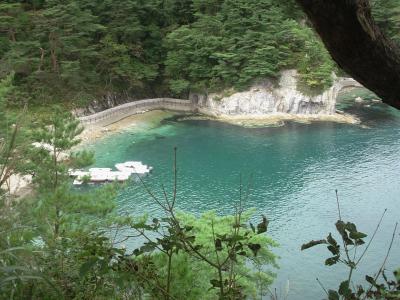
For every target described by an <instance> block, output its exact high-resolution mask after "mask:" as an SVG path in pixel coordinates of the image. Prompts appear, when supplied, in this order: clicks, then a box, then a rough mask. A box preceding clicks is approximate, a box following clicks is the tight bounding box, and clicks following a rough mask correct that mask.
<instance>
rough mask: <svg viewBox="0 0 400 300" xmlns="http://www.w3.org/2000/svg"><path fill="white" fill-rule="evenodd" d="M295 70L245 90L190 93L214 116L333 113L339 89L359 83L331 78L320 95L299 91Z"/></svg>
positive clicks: (198, 103)
mask: <svg viewBox="0 0 400 300" xmlns="http://www.w3.org/2000/svg"><path fill="white" fill-rule="evenodd" d="M297 77H298V73H297V71H296V70H286V71H282V72H281V76H280V80H279V83H278V86H276V84H275V85H274V83H273V82H272V81H271V80H265V81H263V82H261V83H258V84H256V85H254V86H252V87H251V88H250V89H249V90H247V91H244V92H235V93H233V94H231V95H228V96H226V94H227V92H226V91H225V92H224V93H213V94H208V95H202V94H194V93H193V94H191V95H190V100H191V101H192V102H193V103H194V104H195V105H196V106H197V107H198V109H199V111H200V112H202V113H205V114H207V115H215V116H221V115H225V116H238V115H241V116H248V117H251V116H261V115H270V114H291V115H334V114H335V112H336V109H335V106H336V98H337V96H338V93H339V92H340V91H341V90H342V89H344V88H348V87H361V85H360V84H359V83H358V82H357V81H355V80H353V79H351V78H339V77H335V78H334V83H333V85H332V86H331V87H330V88H329V89H328V90H326V91H325V92H323V93H322V94H320V95H316V96H307V95H304V94H303V93H301V92H300V91H298V89H297V82H298V79H297Z"/></svg>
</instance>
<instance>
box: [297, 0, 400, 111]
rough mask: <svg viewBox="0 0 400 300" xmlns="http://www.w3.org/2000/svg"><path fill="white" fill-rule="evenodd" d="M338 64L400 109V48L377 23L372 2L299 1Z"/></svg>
mask: <svg viewBox="0 0 400 300" xmlns="http://www.w3.org/2000/svg"><path fill="white" fill-rule="evenodd" d="M297 2H298V3H299V4H300V5H301V7H302V8H303V10H304V12H305V13H306V14H307V15H308V17H309V19H310V20H311V22H312V24H313V26H314V28H315V30H316V31H317V33H318V34H319V35H320V36H321V38H322V41H323V42H324V44H325V46H326V48H327V49H328V51H329V52H330V54H331V55H332V57H333V59H334V60H335V61H336V63H337V64H338V65H339V66H340V67H341V68H342V69H343V70H344V71H345V72H347V73H348V74H349V75H350V76H352V77H353V78H354V79H356V80H357V81H358V82H360V83H361V84H363V85H364V86H365V87H367V88H368V89H370V90H371V91H373V92H375V93H376V94H377V95H378V96H380V97H381V98H382V100H383V102H385V103H387V104H389V105H391V106H393V107H396V108H398V109H400V49H399V47H398V46H397V45H395V44H394V42H392V41H391V40H390V39H389V38H387V37H386V36H385V35H384V34H383V32H382V31H381V30H380V29H379V28H378V26H377V25H376V24H375V22H374V20H373V18H372V14H371V6H370V3H369V0H297Z"/></svg>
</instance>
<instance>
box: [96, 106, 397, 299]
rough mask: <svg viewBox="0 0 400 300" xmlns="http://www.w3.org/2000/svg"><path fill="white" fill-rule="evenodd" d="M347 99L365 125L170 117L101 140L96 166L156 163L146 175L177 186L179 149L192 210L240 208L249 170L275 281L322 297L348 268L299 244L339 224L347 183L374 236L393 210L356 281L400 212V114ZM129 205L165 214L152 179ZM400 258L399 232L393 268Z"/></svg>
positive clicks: (132, 194)
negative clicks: (249, 123) (250, 123)
mask: <svg viewBox="0 0 400 300" xmlns="http://www.w3.org/2000/svg"><path fill="white" fill-rule="evenodd" d="M367 104H368V105H370V107H368V106H366V105H365V103H364V104H354V102H351V103H350V104H349V103H347V104H346V105H345V104H343V105H342V107H341V108H342V109H345V110H346V111H349V112H351V113H353V114H356V115H357V116H359V117H360V118H361V120H362V126H360V125H345V124H336V123H328V122H315V123H312V124H300V123H294V122H288V123H286V124H285V126H283V127H276V128H251V129H249V128H247V129H246V128H242V127H238V126H233V125H228V124H223V123H219V122H213V121H183V122H178V121H174V120H173V119H169V120H164V121H162V122H161V123H160V124H158V126H155V127H154V128H152V129H148V130H146V131H141V132H137V131H133V130H131V131H130V130H128V131H126V132H123V133H120V134H115V135H112V136H110V137H108V138H106V139H104V140H102V141H99V142H97V143H96V144H94V145H93V146H92V147H93V148H94V149H95V150H96V165H97V166H103V167H112V166H113V165H114V164H115V163H117V162H123V161H127V160H140V161H143V162H144V163H146V164H149V165H151V166H153V167H154V171H153V173H152V174H151V175H149V176H148V177H146V179H145V181H146V183H147V184H149V185H150V186H151V187H152V189H153V190H154V191H155V192H156V193H157V194H158V195H160V196H161V189H160V186H161V183H163V184H165V186H166V188H167V190H171V187H172V181H173V180H172V178H173V177H172V174H173V173H172V170H173V148H174V147H177V148H178V170H179V171H178V172H179V175H178V176H179V179H178V187H179V188H178V203H177V208H178V209H180V210H184V211H189V212H193V213H201V212H203V211H207V210H216V211H218V213H220V214H229V213H232V212H233V207H234V205H235V203H236V202H237V200H238V198H239V186H240V178H241V177H242V180H243V183H244V185H247V184H250V186H251V189H250V195H249V197H248V199H247V200H246V202H245V207H246V208H249V209H250V208H255V209H256V213H255V217H257V216H260V215H261V214H265V215H267V216H268V218H269V219H270V220H271V223H270V228H269V234H270V235H271V236H272V237H273V238H274V239H275V240H276V241H277V242H278V243H279V244H280V247H279V248H276V249H275V250H274V252H275V253H276V254H278V255H279V256H280V257H281V259H280V260H279V265H280V269H279V270H276V272H277V274H278V277H277V280H276V282H275V284H274V287H276V288H277V291H278V294H280V293H283V290H284V288H285V286H286V285H287V282H288V281H289V287H290V288H289V299H322V298H324V292H323V290H322V289H321V288H320V286H319V285H318V283H317V282H316V278H317V277H318V278H319V279H320V281H321V282H322V283H323V284H324V285H325V286H326V288H338V285H339V283H340V281H341V280H344V279H345V276H346V275H345V274H346V272H345V268H344V267H343V266H334V267H325V266H324V260H325V258H327V257H328V256H329V252H328V251H327V250H326V248H325V247H322V246H321V247H320V248H318V247H317V248H314V249H310V250H307V251H303V252H302V251H300V246H301V245H302V244H303V243H304V242H307V241H309V240H311V239H320V238H324V237H325V236H326V235H327V234H328V233H329V232H335V227H334V223H335V222H336V220H337V218H338V216H337V208H336V200H335V189H338V191H339V196H340V202H341V207H342V217H343V219H345V220H349V221H350V220H351V221H354V222H355V223H356V224H357V225H358V228H359V230H360V231H363V232H365V233H367V234H372V232H373V230H374V228H375V226H376V224H377V222H378V220H379V218H380V216H381V214H382V212H383V210H384V209H385V208H387V209H388V212H387V215H386V217H385V219H384V221H383V223H382V225H381V228H380V230H379V232H378V234H377V237H376V239H375V240H374V243H373V244H372V246H371V249H370V251H369V252H368V254H367V255H366V256H365V258H364V263H363V265H362V267H361V268H360V269H359V270H357V274H356V277H355V279H356V280H360V281H362V280H363V277H364V275H365V274H366V273H369V274H373V273H374V272H376V271H377V270H378V269H379V267H380V265H381V263H382V261H383V259H384V256H385V254H386V250H387V248H388V245H389V242H390V238H391V235H392V231H393V228H394V225H395V223H396V222H398V221H399V220H400V161H399V153H400V113H399V112H397V111H396V110H394V109H391V108H389V107H387V106H385V105H383V104H374V103H369V102H368V103H367ZM118 209H119V211H120V212H124V213H126V212H128V213H132V214H143V213H145V212H148V213H151V214H159V213H160V210H159V208H158V207H157V205H155V204H154V203H153V201H152V200H151V199H150V198H149V197H148V196H147V194H146V193H145V191H144V189H143V187H142V186H141V185H140V184H137V183H134V182H132V183H130V184H129V185H128V186H127V187H126V188H124V189H123V190H122V191H121V192H120V194H119V196H118ZM399 266H400V236H399V235H397V239H396V241H395V243H394V245H393V248H392V252H391V255H390V257H389V261H388V263H387V268H388V269H389V270H393V269H394V268H395V267H399Z"/></svg>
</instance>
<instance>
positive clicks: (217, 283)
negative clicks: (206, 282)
mask: <svg viewBox="0 0 400 300" xmlns="http://www.w3.org/2000/svg"><path fill="white" fill-rule="evenodd" d="M210 283H211V285H212V286H213V287H214V288H216V287H221V282H220V281H219V280H217V279H211V280H210Z"/></svg>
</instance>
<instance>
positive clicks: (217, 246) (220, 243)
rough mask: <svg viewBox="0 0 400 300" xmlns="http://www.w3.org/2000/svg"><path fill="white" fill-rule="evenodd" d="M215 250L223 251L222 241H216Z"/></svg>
mask: <svg viewBox="0 0 400 300" xmlns="http://www.w3.org/2000/svg"><path fill="white" fill-rule="evenodd" d="M215 250H217V251H222V242H221V240H220V239H216V240H215Z"/></svg>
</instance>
